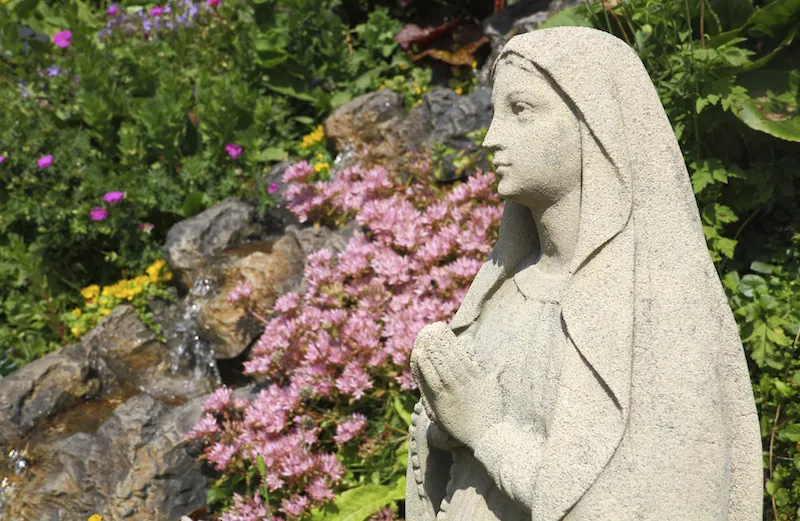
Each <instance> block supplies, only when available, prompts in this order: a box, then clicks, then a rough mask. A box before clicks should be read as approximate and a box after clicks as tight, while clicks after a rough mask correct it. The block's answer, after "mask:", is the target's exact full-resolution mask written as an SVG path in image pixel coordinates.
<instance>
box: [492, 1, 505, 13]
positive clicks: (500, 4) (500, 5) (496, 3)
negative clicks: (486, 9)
mask: <svg viewBox="0 0 800 521" xmlns="http://www.w3.org/2000/svg"><path fill="white" fill-rule="evenodd" d="M505 6H506V2H505V0H494V12H495V13H497V12H499V11H502V10H503V8H504V7H505Z"/></svg>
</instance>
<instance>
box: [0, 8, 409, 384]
mask: <svg viewBox="0 0 800 521" xmlns="http://www.w3.org/2000/svg"><path fill="white" fill-rule="evenodd" d="M338 5H339V3H338V2H337V1H336V0H283V1H281V2H275V1H271V0H247V1H238V0H221V1H219V2H207V1H205V0H202V1H201V0H168V1H166V2H164V3H162V4H161V5H159V6H156V5H155V4H153V5H148V6H147V7H142V6H129V7H125V6H123V5H112V6H111V7H109V8H108V10H107V11H105V12H104V11H101V10H96V9H94V8H91V7H89V6H87V4H85V3H83V2H78V1H76V0H71V1H67V2H56V3H53V2H43V1H39V0H31V1H25V2H11V3H0V49H2V51H0V59H2V62H3V67H4V71H5V72H4V74H2V75H0V106H2V107H3V110H2V111H0V156H2V160H0V205H2V207H3V212H2V216H0V258H2V261H1V262H0V285H2V286H3V288H4V289H5V288H8V290H7V291H4V292H3V294H2V295H0V350H2V351H3V353H0V354H5V355H7V356H8V358H10V359H11V361H12V363H11V364H3V365H0V375H2V374H7V373H8V372H9V371H10V370H11V369H13V367H15V366H16V365H19V364H24V363H26V362H28V361H30V360H33V359H35V358H37V357H39V356H41V355H42V354H44V353H46V352H48V351H51V350H53V349H56V348H58V347H60V346H61V345H63V343H64V342H66V341H67V340H68V336H69V331H68V328H67V327H65V324H64V322H63V320H62V318H61V317H62V316H63V312H64V311H65V310H69V309H72V308H74V307H75V306H77V305H80V303H81V302H82V299H81V297H80V295H79V290H80V288H82V287H85V286H88V285H90V284H99V285H109V284H111V283H113V281H115V280H118V279H119V278H120V277H121V276H122V275H121V273H122V271H123V270H129V271H141V270H144V269H145V268H146V266H148V265H149V264H150V263H151V262H153V261H154V260H156V259H157V258H158V257H159V256H160V252H159V249H160V248H159V246H160V244H162V243H163V240H164V238H165V235H166V232H167V231H168V229H169V227H170V226H171V225H172V224H174V223H175V222H177V221H178V220H180V219H182V218H185V217H188V216H191V215H194V214H195V213H197V212H199V211H201V210H202V209H203V208H205V207H206V206H209V205H211V204H214V203H215V202H216V201H218V200H221V199H223V198H226V197H229V196H237V197H240V198H245V199H250V200H254V201H257V202H258V204H259V207H260V209H261V210H265V209H266V208H268V207H269V206H270V205H271V201H272V194H273V193H274V191H275V190H274V189H273V188H272V187H270V186H268V185H266V184H265V183H264V180H263V179H264V174H265V173H266V172H267V171H268V170H269V168H270V166H271V164H272V163H274V162H275V161H279V160H283V159H285V158H286V157H287V156H288V154H289V153H293V152H298V151H299V150H297V144H298V143H299V142H300V138H301V136H302V135H304V134H306V133H308V132H309V131H310V130H311V129H312V125H313V124H314V122H316V121H320V120H321V119H323V118H324V117H325V116H326V115H327V114H328V113H329V112H330V111H331V110H332V108H333V107H335V106H337V105H338V104H341V103H344V102H345V101H347V100H348V99H350V98H351V97H353V96H356V95H359V94H361V93H363V92H366V91H367V90H372V89H374V88H377V86H378V85H379V84H380V83H381V82H383V81H384V80H388V79H392V78H395V77H397V76H398V75H399V76H404V75H411V74H412V73H413V74H417V73H414V72H413V71H414V70H416V69H415V68H414V67H412V66H411V63H410V62H409V61H408V60H407V58H406V57H405V54H404V53H403V52H402V51H401V50H400V49H399V47H398V45H397V44H396V43H395V42H394V41H393V40H392V35H393V32H394V31H396V30H397V29H398V28H399V22H397V21H395V20H393V19H392V18H391V17H389V15H388V13H387V11H386V10H375V11H373V12H372V13H370V14H369V16H368V17H367V19H366V21H364V23H362V24H360V25H358V26H356V27H355V29H353V30H350V29H349V28H348V27H346V26H345V24H344V22H343V21H342V20H341V18H340V17H339V15H338V14H337V11H336V8H337V6H338ZM317 153H322V154H323V156H324V157H323V161H322V162H328V163H331V162H332V161H330V157H329V155H327V154H328V153H327V150H324V151H323V150H320V151H318V152H317ZM112 191H113V192H122V193H124V194H125V195H124V198H123V199H122V200H120V201H118V202H117V203H108V202H104V201H103V196H104V194H106V193H108V192H112ZM4 358H6V357H5V356H4Z"/></svg>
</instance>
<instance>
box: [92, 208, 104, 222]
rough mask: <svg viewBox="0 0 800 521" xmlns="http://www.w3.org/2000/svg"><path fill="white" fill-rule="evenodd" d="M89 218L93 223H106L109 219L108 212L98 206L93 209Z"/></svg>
mask: <svg viewBox="0 0 800 521" xmlns="http://www.w3.org/2000/svg"><path fill="white" fill-rule="evenodd" d="M89 217H90V218H91V219H92V220H93V221H105V220H106V219H107V218H108V210H106V209H105V208H103V207H102V206H97V207H95V208H92V209H91V211H90V212H89Z"/></svg>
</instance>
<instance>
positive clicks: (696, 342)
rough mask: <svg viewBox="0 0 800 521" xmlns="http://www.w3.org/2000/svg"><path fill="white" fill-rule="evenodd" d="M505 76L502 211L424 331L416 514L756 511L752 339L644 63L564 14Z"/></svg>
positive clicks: (545, 520) (482, 520) (518, 47)
mask: <svg viewBox="0 0 800 521" xmlns="http://www.w3.org/2000/svg"><path fill="white" fill-rule="evenodd" d="M492 73H493V82H494V84H493V93H492V103H493V106H494V117H493V120H492V125H491V127H490V128H489V131H488V133H487V135H486V138H485V141H484V146H486V147H487V148H488V149H490V150H491V151H492V152H493V153H494V159H495V164H496V166H497V171H498V176H499V184H498V193H499V195H500V196H501V197H502V198H504V199H505V201H506V203H505V210H504V215H503V219H502V222H501V225H500V235H499V239H498V242H497V244H496V245H495V247H494V249H493V250H492V253H491V254H490V257H489V260H488V261H487V262H486V263H485V264H484V266H483V267H482V269H481V270H480V272H479V273H478V275H477V276H476V278H475V280H474V281H473V283H472V285H471V287H470V289H469V292H468V293H467V295H466V297H465V299H464V301H463V302H462V305H461V307H460V308H459V310H458V312H457V313H456V315H455V316H454V318H453V320H452V321H451V323H450V324H444V323H435V324H430V325H428V326H426V327H425V328H423V330H422V331H420V333H419V335H418V337H417V339H416V341H415V344H414V349H413V351H412V355H411V364H412V372H413V374H414V377H415V380H416V382H417V384H418V385H419V387H420V390H421V393H422V401H421V403H420V404H419V405H418V407H417V408H416V410H415V412H414V415H413V418H412V420H413V422H412V426H411V429H410V433H411V443H410V458H409V469H408V490H407V498H406V519H408V521H428V520H434V519H436V520H438V521H445V520H448V521H449V520H452V521H466V520H471V521H489V520H498V521H511V520H517V519H519V520H522V519H526V520H533V521H558V520H563V521H663V520H665V519H670V520H686V521H699V520H715V521H723V520H724V521H758V520H760V519H761V515H762V501H763V499H762V490H763V472H762V461H761V460H762V449H761V438H760V432H759V424H758V417H757V413H756V408H755V403H754V399H753V393H752V389H751V386H750V380H749V376H748V372H747V364H746V361H745V356H744V351H743V349H742V344H741V340H740V338H739V336H738V332H737V328H736V324H735V322H734V319H733V316H732V313H731V311H730V308H729V307H728V304H727V300H726V298H725V294H724V292H723V289H722V286H721V284H720V281H719V278H718V276H717V274H716V271H715V269H714V266H713V264H712V262H711V258H710V256H709V254H708V251H707V249H706V243H705V239H704V236H703V233H702V229H701V225H700V218H699V214H698V210H697V206H696V203H695V200H694V196H693V193H692V189H691V184H690V182H689V176H688V174H687V171H686V166H685V164H684V162H683V156H682V154H681V151H680V149H679V147H678V143H677V141H676V139H675V136H674V134H673V131H672V127H671V126H670V123H669V121H668V119H667V117H666V115H665V113H664V109H663V107H662V106H661V103H660V100H659V98H658V95H657V93H656V91H655V89H654V87H653V85H652V83H651V81H650V78H649V76H648V74H647V72H646V70H645V69H644V67H643V65H642V63H641V61H640V60H639V58H638V57H637V56H636V54H635V53H634V52H633V51H632V50H631V49H630V48H629V47H628V46H627V45H625V43H624V42H622V41H620V40H618V39H617V38H615V37H613V36H611V35H609V34H607V33H604V32H601V31H597V30H594V29H587V28H578V27H559V28H553V29H545V30H541V31H536V32H531V33H526V34H522V35H518V36H515V37H514V38H512V39H511V40H510V41H509V42H508V44H507V45H506V46H505V47H504V49H503V50H502V52H501V53H500V56H499V58H498V60H497V62H496V63H495V66H494V69H493V71H492ZM515 288H516V289H515ZM548 288H549V289H548ZM536 302H540V304H541V305H537V304H536ZM545 303H546V306H547V310H548V311H547V313H544V314H542V311H541V309H543V308H542V306H545ZM503 306H505V307H503ZM522 306H525V309H528V307H529V308H530V309H531V310H540V311H536V312H534V311H531V312H530V313H529V312H527V311H524V312H521V309H522ZM512 316H513V317H514V318H510V319H509V318H507V319H504V317H512ZM482 317H487V318H482ZM529 321H531V322H535V323H536V324H535V325H536V327H531V324H528V323H527V322H529ZM509 322H511V323H513V324H515V325H513V326H509ZM516 324H518V325H516ZM545 326H547V327H545ZM509 330H511V331H509ZM517 331H519V333H518V334H515V333H516V332H517ZM548 348H549V349H548ZM534 350H535V351H534ZM526 351H528V352H530V351H533V352H538V353H540V354H539V355H537V356H533V357H528V358H527V359H523V358H520V356H523V355H524V354H525V352H526ZM487 353H489V354H490V355H491V356H487ZM541 353H544V354H543V355H542V354H541ZM556 357H557V358H556ZM487 360H491V361H492V362H491V363H487ZM520 360H523V362H520ZM554 361H557V363H555V362H554ZM542 371H546V373H545V374H546V375H547V377H546V378H542ZM512 377H513V378H512ZM514 378H515V379H516V380H515V379H514ZM531 404H535V405H531Z"/></svg>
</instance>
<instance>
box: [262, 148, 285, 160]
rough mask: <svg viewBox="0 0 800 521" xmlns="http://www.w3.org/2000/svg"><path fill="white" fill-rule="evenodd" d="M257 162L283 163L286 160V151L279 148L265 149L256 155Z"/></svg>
mask: <svg viewBox="0 0 800 521" xmlns="http://www.w3.org/2000/svg"><path fill="white" fill-rule="evenodd" d="M258 159H259V161H283V160H284V159H286V150H284V149H282V148H279V147H269V148H265V149H264V150H262V151H261V153H260V154H259V155H258Z"/></svg>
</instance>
